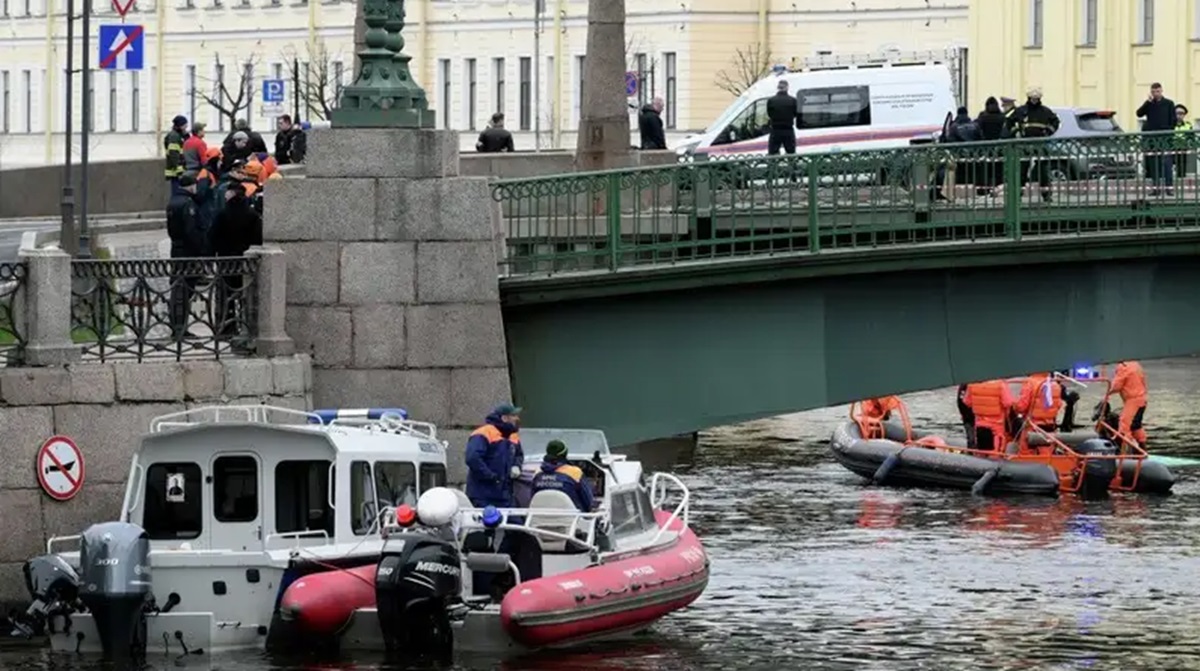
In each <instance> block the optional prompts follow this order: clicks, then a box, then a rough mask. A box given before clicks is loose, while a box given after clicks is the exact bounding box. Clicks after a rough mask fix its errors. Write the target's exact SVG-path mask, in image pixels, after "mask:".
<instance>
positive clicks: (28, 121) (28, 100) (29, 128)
mask: <svg viewBox="0 0 1200 671" xmlns="http://www.w3.org/2000/svg"><path fill="white" fill-rule="evenodd" d="M21 80H22V83H23V84H25V132H26V133H32V132H33V72H31V71H29V70H24V71H22V72H21Z"/></svg>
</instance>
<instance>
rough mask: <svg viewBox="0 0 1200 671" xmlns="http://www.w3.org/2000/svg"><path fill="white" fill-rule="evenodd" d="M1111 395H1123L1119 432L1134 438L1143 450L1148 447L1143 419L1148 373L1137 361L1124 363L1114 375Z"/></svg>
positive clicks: (1118, 365)
mask: <svg viewBox="0 0 1200 671" xmlns="http://www.w3.org/2000/svg"><path fill="white" fill-rule="evenodd" d="M1109 391H1110V393H1115V394H1120V395H1121V403H1122V406H1121V422H1120V426H1119V427H1118V428H1117V431H1118V432H1119V433H1120V434H1121V435H1122V436H1126V437H1132V438H1133V440H1136V441H1137V442H1138V444H1139V445H1141V446H1142V447H1143V448H1144V447H1145V446H1146V430H1145V429H1144V428H1142V418H1143V416H1144V415H1145V414H1146V371H1144V370H1142V364H1140V363H1138V362H1136V361H1122V362H1120V363H1118V364H1117V370H1116V372H1115V373H1113V379H1112V386H1111V387H1110V389H1109Z"/></svg>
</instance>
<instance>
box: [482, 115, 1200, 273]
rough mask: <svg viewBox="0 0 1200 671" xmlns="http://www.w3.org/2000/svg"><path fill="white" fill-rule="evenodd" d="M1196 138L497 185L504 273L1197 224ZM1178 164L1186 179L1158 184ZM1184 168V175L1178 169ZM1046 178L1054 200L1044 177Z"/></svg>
mask: <svg viewBox="0 0 1200 671" xmlns="http://www.w3.org/2000/svg"><path fill="white" fill-rule="evenodd" d="M1198 149H1200V138H1198V136H1197V134H1196V133H1194V132H1187V133H1183V134H1175V133H1171V132H1168V133H1143V134H1135V133H1130V134H1122V135H1108V136H1099V137H1091V138H1079V139H1075V138H1071V139H1065V138H1064V139H1056V138H1050V139H1048V140H1012V141H1005V142H978V143H969V144H924V145H914V146H910V147H904V148H898V149H887V150H874V151H853V152H842V153H827V154H798V155H792V156H774V157H766V156H752V157H731V158H728V159H725V160H716V159H710V160H698V161H691V162H681V163H679V164H676V165H669V166H660V167H651V168H637V169H628V170H614V171H606V172H578V173H569V174H564V175H557V176H553V177H539V178H532V179H515V180H502V181H498V182H496V184H495V186H494V189H493V196H494V197H495V198H496V199H497V200H499V201H500V202H501V206H502V211H503V214H504V217H505V220H506V226H507V254H506V258H505V259H503V260H502V261H501V269H500V271H501V275H502V276H510V277H511V276H522V275H555V274H561V273H568V272H580V271H599V270H608V271H617V270H622V269H627V268H636V267H647V266H656V265H670V264H678V263H684V262H695V261H703V260H713V259H728V258H736V257H749V256H762V255H779V254H822V253H827V252H832V251H838V250H846V249H870V248H878V247H883V246H890V245H928V244H945V243H969V242H972V241H977V240H996V239H1008V240H1015V241H1020V240H1023V239H1027V238H1037V237H1044V236H1059V235H1079V236H1085V235H1094V234H1112V233H1114V232H1125V231H1141V230H1163V229H1180V228H1192V227H1200V207H1197V206H1200V189H1198V188H1197V181H1196V179H1195V172H1196V165H1195V163H1196V159H1195V157H1196V154H1197V150H1198ZM1168 158H1169V160H1171V161H1172V162H1173V163H1174V164H1176V166H1177V165H1178V164H1179V163H1184V164H1185V165H1186V168H1187V177H1186V178H1182V179H1181V178H1179V177H1175V179H1174V180H1173V181H1174V188H1173V189H1170V190H1167V189H1165V188H1162V185H1160V184H1159V183H1158V180H1156V179H1155V177H1156V174H1160V173H1161V172H1162V171H1163V168H1164V167H1165V166H1164V163H1165V162H1166V160H1167V159H1168ZM1173 169H1176V170H1177V169H1178V168H1177V167H1175V168H1173ZM1043 174H1045V175H1046V177H1048V179H1049V181H1050V189H1049V200H1046V199H1044V198H1043V193H1042V189H1041V188H1039V180H1040V178H1041V177H1042V175H1043Z"/></svg>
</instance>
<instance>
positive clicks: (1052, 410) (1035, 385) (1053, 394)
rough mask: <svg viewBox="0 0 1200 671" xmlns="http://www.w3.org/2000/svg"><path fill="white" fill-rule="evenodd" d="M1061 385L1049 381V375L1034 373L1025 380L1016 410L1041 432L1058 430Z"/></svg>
mask: <svg viewBox="0 0 1200 671" xmlns="http://www.w3.org/2000/svg"><path fill="white" fill-rule="evenodd" d="M1065 391H1066V390H1065V389H1063V386H1062V383H1061V382H1058V381H1057V380H1052V379H1050V374H1049V373H1034V374H1033V375H1030V376H1029V377H1027V378H1025V382H1024V384H1022V385H1021V395H1020V396H1019V397H1018V398H1017V405H1016V409H1017V412H1018V413H1020V414H1021V415H1022V416H1023V417H1026V418H1028V419H1029V423H1030V424H1033V425H1034V426H1036V427H1038V428H1039V429H1041V430H1043V431H1047V432H1050V433H1053V432H1054V431H1056V430H1057V429H1058V411H1059V410H1062V407H1063V394H1064V393H1065Z"/></svg>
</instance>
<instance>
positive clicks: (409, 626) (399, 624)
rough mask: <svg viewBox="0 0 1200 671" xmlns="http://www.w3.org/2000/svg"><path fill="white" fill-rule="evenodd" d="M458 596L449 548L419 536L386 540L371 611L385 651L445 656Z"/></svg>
mask: <svg viewBox="0 0 1200 671" xmlns="http://www.w3.org/2000/svg"><path fill="white" fill-rule="evenodd" d="M461 595H462V567H461V555H460V553H459V550H458V547H457V546H456V545H455V544H454V543H452V542H450V541H448V540H444V539H442V538H438V537H436V536H434V535H431V534H427V533H422V532H408V533H401V534H396V535H392V536H390V537H389V538H388V540H387V544H386V545H385V546H384V548H383V556H382V558H381V559H380V560H379V567H378V569H377V570H376V573H375V606H376V609H377V611H378V613H379V626H380V629H381V630H382V632H383V638H384V642H385V644H386V646H387V649H388V650H389V651H402V652H404V653H405V654H418V655H419V654H434V655H439V656H442V655H447V654H449V653H450V652H451V651H452V649H453V635H452V634H451V631H450V615H449V610H450V608H451V606H452V605H453V604H454V603H455V602H457V601H458V600H459V599H460V598H461Z"/></svg>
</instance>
